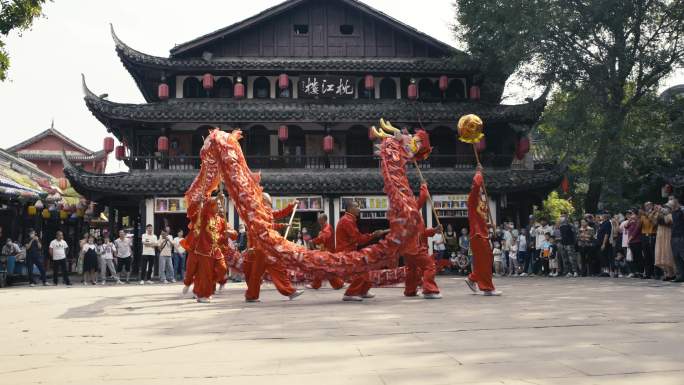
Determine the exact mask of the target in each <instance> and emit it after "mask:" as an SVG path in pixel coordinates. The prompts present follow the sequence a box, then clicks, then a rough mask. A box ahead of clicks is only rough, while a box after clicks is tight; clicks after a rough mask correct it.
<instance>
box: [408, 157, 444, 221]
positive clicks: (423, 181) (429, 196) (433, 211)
mask: <svg viewBox="0 0 684 385" xmlns="http://www.w3.org/2000/svg"><path fill="white" fill-rule="evenodd" d="M413 165H414V166H416V170H417V171H418V177H420V182H421V183H425V184H426V185H427V182H426V181H425V178H423V173H422V172H421V171H420V167H418V162H416V161H415V160H413ZM428 202H430V207H432V215H434V216H435V220H436V221H437V226H441V225H442V224H441V223H440V222H439V217H438V216H437V210H435V205H434V204H433V203H432V196H431V195H430V192H429V191H428ZM418 209H420V207H419V208H418Z"/></svg>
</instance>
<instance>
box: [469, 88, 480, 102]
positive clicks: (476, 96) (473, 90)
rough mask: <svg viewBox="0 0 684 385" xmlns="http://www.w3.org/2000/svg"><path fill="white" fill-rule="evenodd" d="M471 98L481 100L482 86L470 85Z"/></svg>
mask: <svg viewBox="0 0 684 385" xmlns="http://www.w3.org/2000/svg"><path fill="white" fill-rule="evenodd" d="M470 99H472V100H480V87H479V86H470Z"/></svg>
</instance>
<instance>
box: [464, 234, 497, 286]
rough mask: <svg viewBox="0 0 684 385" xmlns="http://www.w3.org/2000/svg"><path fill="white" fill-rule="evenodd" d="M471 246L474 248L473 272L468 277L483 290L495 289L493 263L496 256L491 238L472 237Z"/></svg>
mask: <svg viewBox="0 0 684 385" xmlns="http://www.w3.org/2000/svg"><path fill="white" fill-rule="evenodd" d="M470 248H471V249H472V250H473V272H472V273H470V275H469V276H468V278H469V279H470V280H471V281H473V282H476V283H477V287H478V288H480V290H482V291H491V290H494V282H492V263H493V260H494V256H493V254H492V248H491V247H490V246H489V240H488V239H486V238H480V237H471V238H470Z"/></svg>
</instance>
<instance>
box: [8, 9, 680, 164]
mask: <svg viewBox="0 0 684 385" xmlns="http://www.w3.org/2000/svg"><path fill="white" fill-rule="evenodd" d="M280 2H281V0H250V1H234V0H233V1H226V0H194V1H188V0H144V1H140V0H136V1H133V0H116V1H112V0H108V1H105V0H55V1H54V2H52V3H48V4H47V5H46V6H45V8H44V13H45V16H46V17H45V18H41V19H37V20H36V21H35V22H34V25H33V27H32V28H31V29H30V30H28V31H25V32H23V33H22V35H21V36H19V35H18V34H16V33H13V34H11V35H10V36H9V37H8V38H7V39H6V49H7V50H8V52H9V53H10V60H11V63H10V64H11V67H10V70H9V73H8V80H7V81H5V82H0V133H1V134H0V147H2V148H7V147H10V146H12V145H15V144H17V143H19V142H21V141H23V140H25V139H27V138H29V137H31V136H33V135H35V134H37V133H39V132H41V131H43V130H45V129H47V128H49V127H50V122H51V121H52V119H54V122H55V123H54V124H55V128H56V129H57V130H59V131H61V132H62V133H64V134H66V135H67V136H69V137H71V138H73V139H74V140H75V141H76V142H78V143H80V144H82V145H84V146H85V147H87V148H90V149H92V150H99V149H101V148H102V139H103V138H104V137H105V136H106V135H107V132H106V128H105V127H104V126H103V125H102V124H101V123H100V122H99V121H98V120H97V119H95V117H93V115H92V114H91V113H90V111H89V110H88V109H87V107H86V106H85V103H84V102H83V91H82V87H81V73H83V74H84V75H85V77H86V81H87V83H88V87H89V88H90V89H91V90H92V91H93V92H95V93H96V94H103V93H107V94H109V100H112V101H115V102H123V103H142V102H144V99H143V97H142V96H141V94H140V91H139V90H138V88H137V86H136V85H135V82H134V81H133V79H132V78H131V76H130V75H129V74H128V72H127V71H126V69H125V68H124V67H123V65H122V64H121V62H120V61H119V58H118V56H117V55H116V52H115V50H114V43H113V41H112V38H111V35H110V32H109V24H110V23H112V24H113V25H114V28H115V30H116V33H117V35H118V36H119V38H121V39H122V40H123V41H124V42H125V43H126V44H128V45H129V46H131V47H133V48H134V49H136V50H138V51H142V52H145V53H148V54H152V55H156V56H168V54H169V50H170V49H171V48H172V47H173V46H174V45H175V44H179V43H183V42H186V41H188V40H191V39H194V38H195V37H198V36H200V35H203V34H206V33H209V32H212V31H215V30H217V29H219V28H222V27H225V26H227V25H230V24H233V23H235V22H238V21H241V20H243V19H245V18H247V17H250V16H252V15H254V14H256V13H258V12H260V11H262V10H264V9H266V8H268V7H271V6H273V5H275V4H278V3H280ZM363 2H364V3H366V4H368V5H370V6H371V7H374V8H376V9H378V10H380V11H382V12H384V13H386V14H388V15H390V16H392V17H394V18H395V19H397V20H400V21H402V22H404V23H406V24H408V25H410V26H412V27H414V28H417V29H418V30H420V31H422V32H425V33H427V34H429V35H431V36H433V37H435V38H437V39H438V40H441V41H443V42H445V43H448V44H450V45H452V46H455V47H457V48H463V45H462V44H461V43H459V42H458V41H456V39H455V37H454V36H453V34H452V32H451V29H450V25H451V24H452V23H453V22H454V9H453V6H452V4H453V0H423V1H416V0H363ZM679 83H684V71H679V72H678V73H677V74H676V75H674V76H672V77H670V78H669V79H668V80H667V81H666V82H665V83H664V86H669V85H674V84H679ZM531 92H534V91H531V90H529V88H525V87H515V86H514V87H510V89H507V92H506V93H507V95H508V96H509V98H508V99H507V102H510V103H514V102H517V101H522V100H524V99H525V98H526V97H534V96H536V95H533V94H530V93H531ZM125 169H126V168H125V166H123V165H122V164H120V163H119V162H117V161H116V160H115V159H114V158H113V156H111V155H110V159H109V163H108V166H107V172H116V171H123V170H125Z"/></svg>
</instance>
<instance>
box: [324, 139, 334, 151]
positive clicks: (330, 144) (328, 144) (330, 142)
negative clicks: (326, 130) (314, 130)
mask: <svg viewBox="0 0 684 385" xmlns="http://www.w3.org/2000/svg"><path fill="white" fill-rule="evenodd" d="M334 148H335V139H334V138H333V137H332V135H326V136H325V138H323V151H325V152H326V153H327V154H330V153H331V152H333V149H334Z"/></svg>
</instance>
